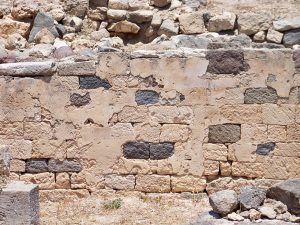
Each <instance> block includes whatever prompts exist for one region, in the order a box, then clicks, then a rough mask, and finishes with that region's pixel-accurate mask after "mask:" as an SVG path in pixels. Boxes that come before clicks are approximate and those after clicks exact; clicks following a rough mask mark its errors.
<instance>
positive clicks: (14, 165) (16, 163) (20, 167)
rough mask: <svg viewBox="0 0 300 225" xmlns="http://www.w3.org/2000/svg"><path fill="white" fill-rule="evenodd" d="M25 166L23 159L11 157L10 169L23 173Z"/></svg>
mask: <svg viewBox="0 0 300 225" xmlns="http://www.w3.org/2000/svg"><path fill="white" fill-rule="evenodd" d="M25 166H26V163H25V161H23V160H19V159H12V160H11V163H10V171H11V172H16V173H24V172H25Z"/></svg>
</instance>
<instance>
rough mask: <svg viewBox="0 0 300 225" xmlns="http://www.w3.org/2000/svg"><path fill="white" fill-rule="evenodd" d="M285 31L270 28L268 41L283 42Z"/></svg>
mask: <svg viewBox="0 0 300 225" xmlns="http://www.w3.org/2000/svg"><path fill="white" fill-rule="evenodd" d="M282 38H283V33H280V32H278V31H276V30H273V29H269V30H268V33H267V41H269V42H274V43H277V44H280V43H281V42H282Z"/></svg>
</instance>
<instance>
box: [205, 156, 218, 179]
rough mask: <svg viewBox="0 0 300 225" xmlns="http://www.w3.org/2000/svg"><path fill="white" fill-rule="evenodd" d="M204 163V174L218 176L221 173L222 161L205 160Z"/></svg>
mask: <svg viewBox="0 0 300 225" xmlns="http://www.w3.org/2000/svg"><path fill="white" fill-rule="evenodd" d="M203 165H204V172H203V175H206V176H217V175H218V174H219V171H220V163H219V162H218V161H213V160H205V161H204V163H203Z"/></svg>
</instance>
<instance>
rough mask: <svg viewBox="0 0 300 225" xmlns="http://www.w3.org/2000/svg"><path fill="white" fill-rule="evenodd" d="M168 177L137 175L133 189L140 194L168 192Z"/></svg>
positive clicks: (169, 182) (169, 189)
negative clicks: (140, 192)
mask: <svg viewBox="0 0 300 225" xmlns="http://www.w3.org/2000/svg"><path fill="white" fill-rule="evenodd" d="M170 185H171V180H170V176H161V175H155V174H153V175H137V176H136V186H135V189H136V190H138V191H142V192H170V191H171V186H170Z"/></svg>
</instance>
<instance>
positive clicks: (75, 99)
mask: <svg viewBox="0 0 300 225" xmlns="http://www.w3.org/2000/svg"><path fill="white" fill-rule="evenodd" d="M90 101H91V97H90V94H89V93H86V94H85V95H80V94H77V93H74V94H72V95H71V96H70V102H71V104H72V105H75V106H77V107H79V106H84V105H88V104H89V103H90Z"/></svg>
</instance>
